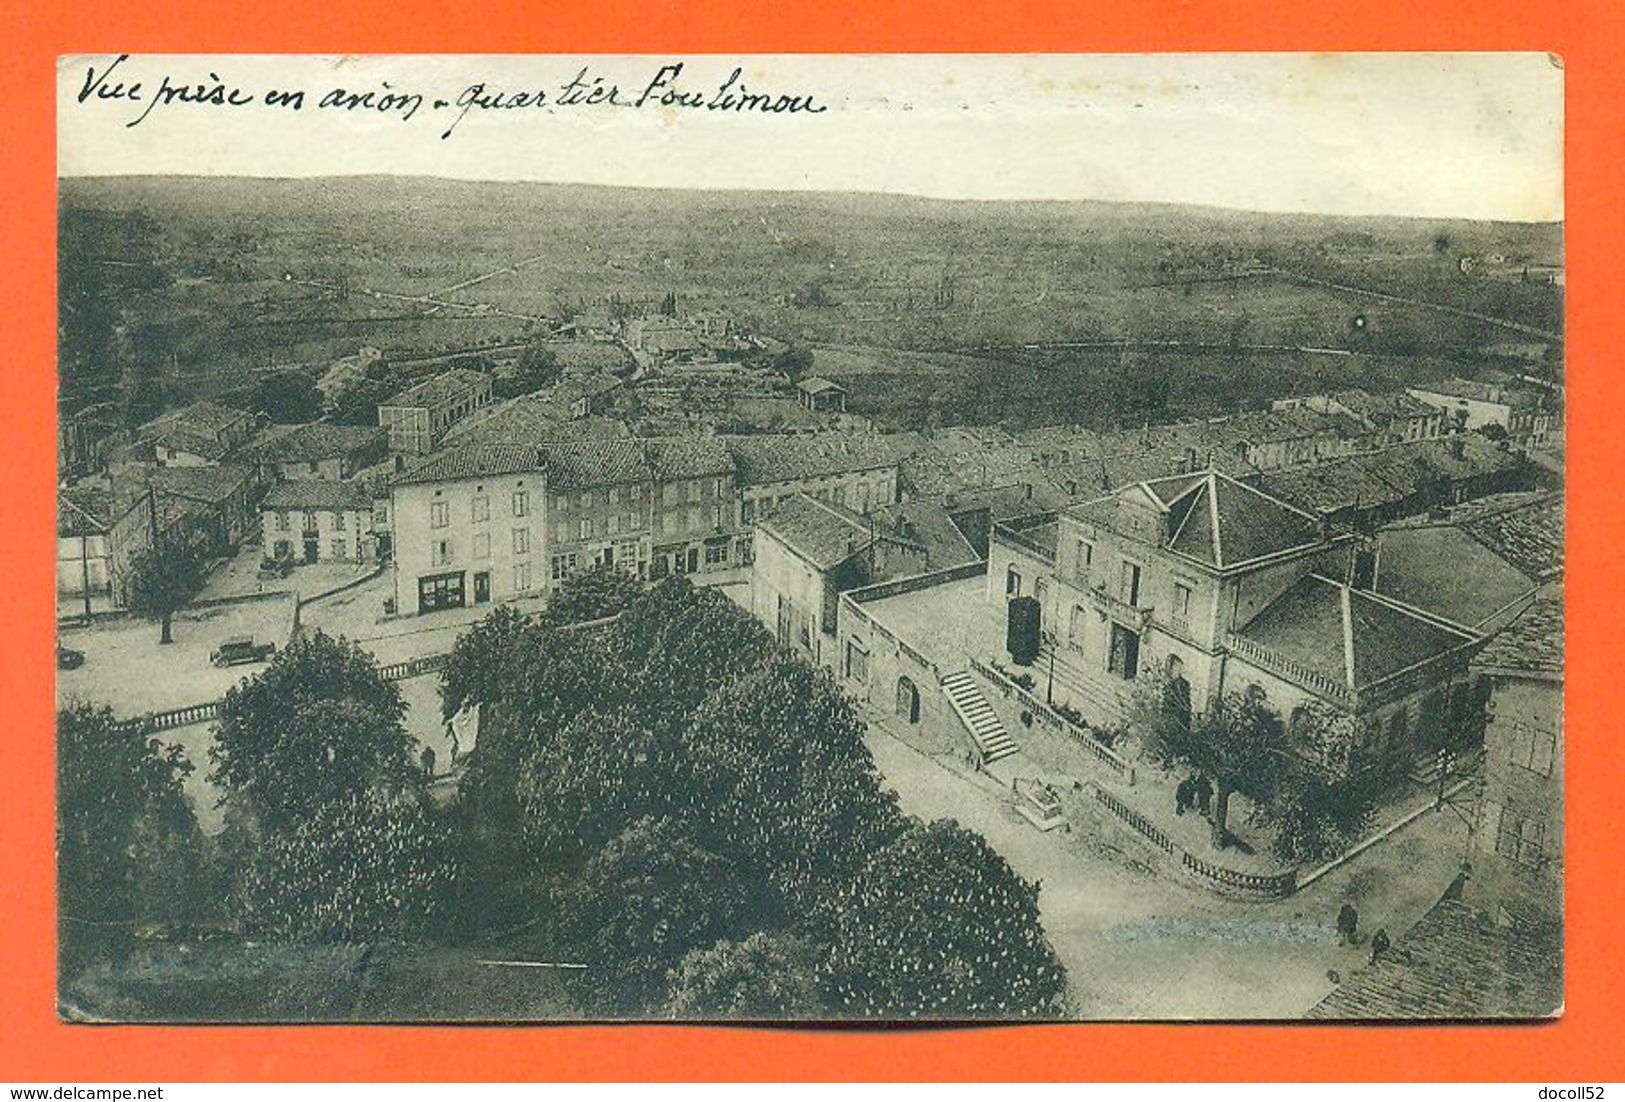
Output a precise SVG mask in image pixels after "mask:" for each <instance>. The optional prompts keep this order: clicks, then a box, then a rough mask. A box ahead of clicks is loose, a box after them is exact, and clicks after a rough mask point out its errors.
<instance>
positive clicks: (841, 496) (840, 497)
mask: <svg viewBox="0 0 1625 1102" xmlns="http://www.w3.org/2000/svg"><path fill="white" fill-rule="evenodd" d="M832 496H833V497H834V499H835V504H837V505H839V506H841V507H842V508H843V509H844V508H846V487H845V486H837V487H835V489H834V490H833V491H832Z"/></svg>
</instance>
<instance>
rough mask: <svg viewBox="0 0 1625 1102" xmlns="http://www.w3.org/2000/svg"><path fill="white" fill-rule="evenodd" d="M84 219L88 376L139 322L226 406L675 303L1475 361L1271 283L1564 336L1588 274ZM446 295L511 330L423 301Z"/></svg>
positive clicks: (427, 226)
mask: <svg viewBox="0 0 1625 1102" xmlns="http://www.w3.org/2000/svg"><path fill="white" fill-rule="evenodd" d="M60 197H61V204H60V205H61V223H62V235H61V238H62V266H63V273H64V280H63V288H64V311H65V315H66V316H68V317H69V322H68V323H66V324H65V329H67V330H70V332H67V333H65V337H64V343H65V346H64V355H63V360H64V371H65V373H66V374H67V375H70V376H71V375H73V374H74V373H75V371H76V370H77V371H80V372H81V373H82V374H88V375H95V376H97V377H99V378H102V379H103V380H104V381H105V378H106V376H107V373H108V372H109V371H110V370H111V369H110V368H109V366H108V362H107V361H108V360H109V357H110V356H111V355H112V353H110V352H109V351H108V350H107V348H106V347H105V346H106V345H107V344H108V343H109V340H110V338H108V337H107V336H106V333H105V330H107V329H108V327H110V326H112V325H114V324H115V323H116V322H117V321H118V320H119V318H109V317H100V318H98V317H95V316H92V315H95V314H97V313H98V312H101V313H102V314H108V313H112V314H118V315H119V317H121V318H122V319H123V322H124V323H125V324H126V327H127V328H128V327H129V326H131V325H133V326H135V327H137V328H140V329H142V330H143V331H144V332H145V333H146V338H147V342H148V344H150V345H152V346H153V347H162V348H164V349H167V350H168V351H169V356H168V359H169V366H168V368H166V370H168V371H170V372H171V373H176V372H178V373H179V374H180V375H182V376H188V375H192V376H196V377H197V380H198V385H203V386H207V385H210V384H211V383H213V382H216V381H218V380H220V379H225V380H228V381H230V380H233V379H235V380H236V381H238V382H240V381H241V373H242V372H245V371H252V370H254V369H256V368H263V367H264V366H265V365H267V364H270V363H275V362H313V361H319V360H321V359H323V358H324V357H331V356H334V355H341V354H346V353H348V352H353V351H354V349H355V347H357V346H358V345H360V344H363V343H365V344H375V345H378V346H379V347H381V348H384V349H385V350H386V353H387V352H395V353H400V354H405V353H424V352H434V351H438V350H442V349H448V348H459V347H466V346H467V345H470V344H478V343H482V342H493V341H497V340H503V339H509V340H511V339H513V338H514V337H515V336H517V335H518V334H520V332H521V331H522V330H523V329H524V326H525V322H524V319H525V318H530V317H548V318H559V317H563V316H566V315H568V314H570V313H572V312H574V311H577V310H580V309H584V308H593V307H601V306H603V305H605V304H607V303H610V302H612V301H614V302H618V303H621V304H623V305H625V306H627V307H629V308H632V309H638V308H642V307H649V306H653V305H654V304H655V303H657V302H658V301H659V300H660V299H661V298H662V297H663V296H664V295H665V294H666V293H667V292H668V291H675V292H676V295H677V299H678V303H679V308H680V309H681V310H682V311H685V312H689V311H698V310H701V309H718V310H723V311H726V312H728V313H729V314H731V315H733V316H734V317H735V318H737V319H739V320H740V321H742V322H744V323H745V324H747V325H751V326H754V327H756V328H757V329H759V330H760V331H763V332H767V333H771V334H773V335H776V336H779V337H782V338H784V339H786V340H790V341H794V342H804V343H815V344H851V345H864V346H879V347H890V348H898V349H909V350H917V351H961V352H971V353H973V354H976V355H993V356H995V358H997V357H998V352H997V349H998V348H1001V347H1005V346H1010V345H1022V344H1031V343H1046V344H1047V343H1051V342H1070V341H1099V340H1157V341H1201V342H1210V343H1211V342H1217V343H1220V344H1222V345H1224V346H1226V347H1227V348H1233V349H1234V348H1242V347H1245V346H1254V345H1260V346H1262V345H1286V346H1293V347H1297V346H1313V347H1334V348H1349V349H1351V350H1354V351H1360V352H1368V353H1372V354H1376V355H1384V356H1428V357H1434V358H1439V357H1445V358H1458V359H1459V358H1461V357H1463V356H1471V355H1472V354H1473V353H1474V352H1475V351H1476V350H1477V349H1480V348H1482V347H1485V346H1487V345H1490V344H1493V343H1495V342H1497V341H1505V340H1506V339H1508V338H1507V333H1506V332H1505V331H1503V330H1499V329H1497V328H1496V327H1495V326H1494V325H1492V324H1487V323H1485V322H1483V321H1480V320H1474V319H1472V318H1467V317H1462V316H1455V315H1450V314H1446V313H1441V312H1436V311H1430V310H1426V309H1417V308H1414V307H1412V306H1408V305H1405V304H1403V303H1396V302H1382V301H1378V300H1374V299H1371V298H1361V297H1359V296H1353V295H1349V294H1345V293H1342V292H1338V291H1334V290H1328V289H1325V288H1322V287H1313V286H1310V285H1307V284H1305V283H1301V282H1293V281H1291V280H1285V279H1277V278H1273V277H1271V278H1261V277H1259V276H1257V275H1256V272H1257V271H1258V269H1260V268H1261V267H1265V266H1267V267H1271V268H1275V269H1280V270H1283V271H1287V272H1290V273H1294V274H1297V275H1303V276H1307V277H1310V278H1312V279H1319V280H1324V281H1327V282H1330V283H1336V284H1342V285H1347V286H1355V287H1359V288H1362V289H1369V290H1373V291H1380V292H1383V293H1386V294H1396V295H1400V296H1403V297H1409V298H1416V299H1421V300H1425V301H1426V302H1429V303H1437V304H1440V305H1444V306H1448V307H1452V308H1454V309H1457V310H1465V311H1471V312H1473V313H1476V314H1479V315H1483V316H1486V317H1489V318H1496V319H1505V320H1507V321H1510V322H1513V323H1515V324H1518V325H1523V326H1529V327H1534V328H1536V329H1540V330H1545V331H1551V332H1560V331H1561V328H1562V288H1561V287H1556V286H1552V285H1549V284H1545V283H1535V282H1522V281H1520V279H1519V278H1518V272H1519V271H1520V269H1519V266H1520V265H1531V266H1536V267H1543V266H1552V265H1559V264H1561V256H1562V231H1561V226H1558V225H1549V224H1520V223H1485V222H1470V221H1440V220H1435V219H1401V218H1349V217H1332V216H1313V215H1281V214H1259V213H1251V212H1242V211H1228V210H1218V209H1209V208H1197V207H1180V206H1166V205H1155V204H1121V203H1098V202H1073V203H1048V202H1045V203H1036V202H1009V203H1000V202H948V201H942V200H933V199H921V198H912V197H907V196H893V195H873V194H832V193H769V192H693V191H662V190H647V189H635V188H604V187H588V186H574V185H555V184H534V183H482V182H465V181H454V180H442V179H429V178H394V177H343V178H328V179H310V180H257V179H237V178H201V177H198V178H148V177H120V178H95V179H84V178H74V179H65V180H63V181H62V182H61V188H60ZM1485 257H1493V258H1494V259H1495V264H1494V265H1492V266H1491V267H1492V268H1493V278H1492V277H1491V274H1487V273H1488V272H1489V271H1490V269H1487V268H1486V267H1485V266H1484V265H1483V264H1481V263H1478V262H1479V261H1480V260H1481V259H1482V258H1485ZM1463 258H1468V259H1469V260H1470V261H1471V263H1469V264H1468V265H1465V267H1466V268H1468V271H1464V270H1463V268H1464V265H1463V264H1462V260H1463ZM520 261H525V262H526V263H525V264H524V265H523V266H522V267H520V268H518V269H516V270H514V271H511V272H509V271H506V270H505V269H507V268H508V267H509V266H512V265H515V264H516V263H518V262H520ZM1509 273H1510V275H1509ZM1237 274H1240V275H1241V276H1243V278H1241V279H1239V280H1237V279H1230V278H1228V277H1231V276H1235V275H1237ZM482 275H489V276H490V278H487V279H483V280H478V281H477V282H473V281H475V280H476V277H479V276H482ZM286 277H292V278H291V279H289V278H286ZM462 284H467V285H466V286H462V287H459V285H462ZM324 288H327V289H331V288H341V289H342V290H341V291H340V292H336V293H328V292H327V291H325V290H324ZM373 292H383V294H382V295H374V294H373ZM423 295H432V296H439V297H441V298H449V299H450V300H452V301H455V302H458V303H464V304H469V305H478V306H480V307H481V308H482V309H484V310H486V311H488V313H487V315H486V316H484V317H480V318H469V317H468V316H467V313H466V311H465V312H461V313H459V312H458V311H456V310H445V309H430V308H426V307H423V306H421V305H419V304H412V303H410V302H405V301H403V298H401V297H399V296H405V298H406V299H410V298H411V297H413V296H423ZM388 296H397V297H394V298H391V297H388ZM81 321H83V322H84V324H83V325H81ZM76 326H78V327H79V328H82V329H85V330H87V332H83V333H75V332H72V331H71V330H74V329H75V327H76ZM99 331H100V332H101V335H100V336H98V335H97V333H98V332H99ZM76 364H77V365H80V367H78V368H76V367H75V366H74V365H76ZM92 364H100V366H99V367H87V366H85V365H92ZM1051 366H1053V365H1051ZM1061 366H1062V368H1063V369H1064V367H1065V365H1064V364H1063V365H1061ZM234 373H236V374H234ZM981 393H982V389H981V388H978V394H979V395H980V394H981Z"/></svg>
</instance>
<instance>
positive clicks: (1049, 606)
mask: <svg viewBox="0 0 1625 1102" xmlns="http://www.w3.org/2000/svg"><path fill="white" fill-rule="evenodd" d="M1352 544H1353V539H1352V537H1350V536H1347V535H1340V534H1337V533H1334V532H1332V531H1331V530H1329V529H1328V528H1327V527H1326V526H1324V525H1323V524H1322V523H1321V522H1320V521H1319V520H1318V519H1317V518H1316V517H1314V516H1312V515H1311V514H1309V513H1307V512H1304V511H1303V510H1300V509H1297V508H1295V507H1293V506H1291V505H1288V504H1287V503H1285V502H1283V501H1279V500H1277V499H1275V498H1272V497H1270V496H1269V495H1267V494H1265V493H1263V492H1261V491H1259V490H1257V489H1255V488H1253V487H1251V486H1249V485H1247V484H1245V483H1242V482H1238V481H1236V480H1234V479H1231V478H1229V477H1227V476H1225V475H1223V474H1220V473H1218V472H1215V471H1206V472H1201V473H1196V474H1192V475H1184V476H1176V477H1172V478H1164V479H1158V480H1154V481H1150V482H1142V483H1137V484H1135V485H1132V486H1127V487H1124V488H1122V489H1120V490H1118V491H1117V492H1115V493H1113V494H1110V495H1108V496H1106V497H1103V498H1100V499H1098V500H1095V501H1090V502H1085V503H1082V504H1079V505H1075V506H1072V507H1070V508H1068V509H1066V510H1064V511H1062V512H1060V513H1059V514H1058V515H1053V516H1043V515H1041V516H1038V517H1034V518H1027V519H1025V520H1022V521H1013V522H1006V523H1003V524H997V525H995V526H994V528H993V536H992V540H991V544H990V560H989V571H988V585H989V589H990V593H989V596H990V598H993V599H997V597H998V596H1000V595H1001V594H1002V596H1003V597H1005V598H1006V599H1008V598H1011V597H1016V596H1034V597H1036V598H1037V599H1038V601H1039V603H1040V606H1041V610H1042V612H1041V615H1042V625H1043V631H1044V635H1045V638H1046V641H1047V650H1048V652H1049V654H1051V655H1053V658H1054V664H1055V669H1056V674H1055V683H1054V689H1053V692H1054V695H1055V696H1056V697H1057V698H1059V699H1071V701H1072V702H1073V703H1074V705H1075V706H1076V707H1078V708H1079V709H1080V710H1081V711H1082V712H1083V713H1084V715H1085V716H1086V717H1087V718H1090V719H1092V720H1093V721H1096V722H1102V723H1120V722H1122V721H1123V720H1124V718H1125V717H1126V716H1127V715H1128V714H1129V712H1130V710H1131V707H1132V698H1133V693H1134V692H1135V690H1136V683H1137V682H1140V681H1142V680H1144V679H1145V678H1147V677H1148V676H1156V677H1164V678H1176V677H1177V678H1183V679H1184V680H1185V681H1186V682H1187V683H1188V685H1189V687H1190V693H1191V701H1192V705H1193V706H1194V707H1195V708H1197V709H1198V710H1200V709H1202V708H1205V707H1206V706H1207V705H1208V704H1209V702H1211V701H1212V700H1214V699H1215V698H1216V697H1218V696H1219V695H1220V694H1222V693H1225V692H1229V691H1232V690H1239V689H1242V688H1244V687H1245V686H1247V685H1250V684H1258V685H1260V686H1261V687H1263V688H1264V690H1265V692H1266V694H1267V695H1268V697H1269V699H1270V700H1271V702H1272V704H1273V706H1274V707H1275V708H1276V710H1277V711H1279V712H1280V713H1281V715H1282V716H1283V718H1287V719H1291V717H1293V715H1294V714H1295V711H1296V709H1297V708H1298V707H1299V706H1300V705H1303V704H1306V703H1308V702H1309V701H1318V702H1320V703H1322V704H1325V705H1328V706H1330V707H1331V708H1332V709H1334V710H1335V711H1337V712H1340V713H1342V714H1344V715H1346V716H1348V717H1349V718H1350V719H1351V720H1353V721H1354V722H1355V726H1356V728H1357V729H1358V730H1359V731H1360V732H1361V734H1360V736H1359V737H1360V740H1361V745H1360V746H1359V747H1358V748H1357V755H1363V758H1362V759H1361V760H1363V761H1367V762H1369V763H1371V764H1372V765H1376V766H1380V767H1381V768H1383V769H1385V770H1392V769H1396V768H1398V767H1400V766H1403V765H1406V764H1408V763H1409V762H1410V761H1411V759H1412V758H1413V757H1414V756H1415V754H1416V753H1418V752H1419V746H1420V745H1421V744H1423V743H1425V742H1426V738H1425V737H1423V736H1426V735H1429V734H1431V733H1432V731H1433V729H1436V728H1437V727H1438V726H1439V724H1441V723H1442V722H1443V713H1442V709H1443V708H1445V707H1446V706H1447V705H1448V704H1449V703H1450V701H1451V700H1452V699H1455V697H1452V694H1453V693H1454V694H1456V697H1459V694H1460V692H1461V691H1462V686H1464V684H1465V681H1466V666H1467V661H1468V658H1469V657H1470V653H1471V650H1472V648H1473V647H1475V646H1476V645H1477V643H1478V641H1479V640H1478V637H1477V636H1476V635H1474V634H1472V633H1470V632H1467V631H1465V630H1463V629H1461V628H1459V627H1457V626H1455V625H1453V624H1450V623H1448V622H1446V621H1444V620H1441V619H1439V618H1438V617H1435V616H1432V615H1430V614H1428V613H1425V612H1422V611H1421V610H1419V609H1414V608H1411V607H1409V606H1407V605H1404V604H1402V603H1400V602H1398V601H1395V600H1392V599H1390V598H1387V597H1383V596H1380V595H1377V594H1373V593H1370V592H1367V591H1364V590H1361V589H1357V588H1355V587H1354V586H1352V585H1351V584H1349V582H1350V579H1351V577H1352V567H1353V562H1352V552H1353V550H1354V548H1353V546H1352Z"/></svg>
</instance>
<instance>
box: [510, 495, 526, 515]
mask: <svg viewBox="0 0 1625 1102" xmlns="http://www.w3.org/2000/svg"><path fill="white" fill-rule="evenodd" d="M529 513H530V495H529V494H527V493H526V492H525V491H524V490H515V491H514V492H513V515H514V516H516V517H522V516H528V515H529Z"/></svg>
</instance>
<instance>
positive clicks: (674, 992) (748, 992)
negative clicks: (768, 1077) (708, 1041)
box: [666, 933, 828, 1021]
mask: <svg viewBox="0 0 1625 1102" xmlns="http://www.w3.org/2000/svg"><path fill="white" fill-rule="evenodd" d="M823 957H824V951H823V950H822V948H821V947H820V946H818V945H816V944H814V943H812V942H809V941H806V940H805V939H803V938H799V937H796V936H795V935H794V934H785V933H755V934H752V935H750V936H749V937H747V938H745V939H744V940H743V941H719V942H718V943H717V944H715V945H713V946H711V947H710V948H708V949H695V950H693V951H692V952H690V953H689V954H688V955H687V956H685V957H684V958H683V959H682V962H681V963H680V964H678V966H677V969H676V971H675V972H674V973H673V974H672V976H671V981H670V982H671V999H670V1001H669V1002H668V1003H667V1007H666V1010H667V1013H669V1014H670V1015H671V1016H672V1017H674V1018H690V1019H692V1018H728V1019H733V1020H735V1021H739V1020H744V1021H752V1020H755V1021H765V1020H774V1019H778V1020H782V1019H786V1018H791V1019H794V1018H816V1017H819V1016H821V1015H823V1014H826V1013H827V1012H828V1004H827V1003H826V1002H825V999H824V990H823V984H822V980H821V978H820V975H821V970H822V968H823V963H824V962H823Z"/></svg>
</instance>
